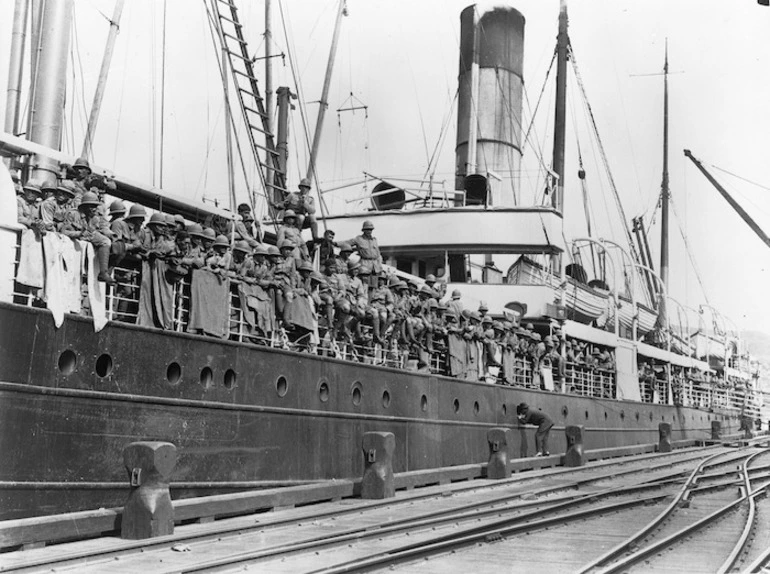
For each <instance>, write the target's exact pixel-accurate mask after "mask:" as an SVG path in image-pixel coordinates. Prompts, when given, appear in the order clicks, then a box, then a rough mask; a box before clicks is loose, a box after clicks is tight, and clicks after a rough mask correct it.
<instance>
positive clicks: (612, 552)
mask: <svg viewBox="0 0 770 574" xmlns="http://www.w3.org/2000/svg"><path fill="white" fill-rule="evenodd" d="M720 454H721V453H718V454H714V455H712V456H710V457H708V458H707V459H705V460H703V461H701V463H700V464H698V466H697V467H695V469H693V471H692V472H691V473H690V476H689V477H688V478H687V480H686V481H685V483H684V485H682V488H681V489H680V491H679V494H677V496H676V497H675V498H674V500H673V501H672V502H671V504H669V505H668V506H667V507H666V509H665V510H664V511H663V512H661V513H660V514H659V515H658V516H656V517H655V518H653V519H652V520H651V521H650V522H649V523H648V524H647V525H646V526H645V527H643V528H642V529H641V530H639V531H637V532H636V533H634V534H632V535H631V536H629V537H628V538H626V539H625V540H624V541H622V542H621V543H619V544H617V545H616V546H614V547H613V548H610V549H609V550H608V551H607V552H605V553H604V554H602V555H601V556H599V557H598V558H596V559H594V560H592V561H591V562H589V563H588V564H586V565H584V566H583V567H582V568H581V569H580V570H578V574H584V573H585V572H588V571H590V570H593V569H595V568H598V567H599V566H600V565H602V564H604V563H606V562H608V561H609V560H612V559H613V558H615V557H616V556H618V555H619V554H621V553H623V552H625V551H626V550H627V549H628V548H629V547H630V546H631V545H633V544H635V543H636V542H638V541H639V540H641V539H642V538H644V537H645V536H647V535H648V534H649V533H650V532H651V531H652V530H654V529H655V528H656V527H657V526H658V525H659V524H660V523H661V522H663V521H664V520H665V519H666V518H668V517H669V516H670V515H671V514H672V513H673V512H674V510H675V509H676V507H677V505H678V504H679V503H680V502H681V501H682V500H683V499H684V498H685V496H686V494H687V492H688V491H689V489H690V487H691V486H692V485H693V484H695V482H696V478H697V475H698V473H699V472H701V471H702V470H703V468H704V466H705V465H706V464H707V463H708V462H710V461H711V460H712V459H714V458H717V457H718V456H720Z"/></svg>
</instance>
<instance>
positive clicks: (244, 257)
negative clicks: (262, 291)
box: [228, 239, 255, 284]
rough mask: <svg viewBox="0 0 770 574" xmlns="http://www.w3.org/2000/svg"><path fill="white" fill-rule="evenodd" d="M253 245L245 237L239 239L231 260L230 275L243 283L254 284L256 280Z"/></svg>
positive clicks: (234, 246)
mask: <svg viewBox="0 0 770 574" xmlns="http://www.w3.org/2000/svg"><path fill="white" fill-rule="evenodd" d="M251 253H252V249H251V245H249V243H248V242H247V241H244V240H243V239H239V240H237V241H236V242H235V244H234V245H233V257H232V261H231V262H230V269H229V270H228V271H229V273H228V275H229V276H230V278H232V279H236V280H238V281H241V282H243V283H247V284H253V283H255V281H254V259H252V257H251Z"/></svg>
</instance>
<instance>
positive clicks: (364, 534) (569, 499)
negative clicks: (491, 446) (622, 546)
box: [183, 469, 676, 572]
mask: <svg viewBox="0 0 770 574" xmlns="http://www.w3.org/2000/svg"><path fill="white" fill-rule="evenodd" d="M645 471H646V469H641V470H639V471H638V472H645ZM583 482H589V481H583ZM675 482H676V480H675V479H671V478H667V479H665V480H663V481H653V482H648V483H643V484H633V485H628V486H623V487H616V488H611V489H604V490H601V491H596V492H593V493H587V494H581V495H579V496H564V497H561V498H560V499H558V500H541V501H528V502H524V503H522V504H519V505H516V506H513V507H511V506H509V507H505V508H501V507H496V508H495V507H493V506H494V505H496V504H500V503H501V502H505V501H510V500H512V499H516V498H520V497H522V496H524V495H525V494H524V493H516V494H511V495H507V496H504V497H497V498H495V499H492V500H485V501H484V502H475V503H471V504H467V505H462V506H460V507H455V508H452V509H445V510H438V511H434V512H429V513H424V514H420V515H418V516H415V517H410V518H404V519H401V520H395V521H393V520H391V521H388V522H385V523H382V524H383V525H378V524H374V525H371V524H370V525H367V526H364V527H356V528H350V529H347V530H345V531H342V532H337V533H334V534H330V535H323V536H316V537H312V538H308V539H305V540H302V541H300V542H294V543H292V544H285V545H277V546H273V547H269V548H262V549H260V550H254V551H246V552H243V553H240V554H236V555H231V556H228V557H226V558H222V559H216V560H212V561H210V562H207V563H201V564H197V565H195V566H194V567H191V568H190V569H186V570H183V572H199V571H205V570H209V569H212V568H220V567H223V566H227V565H231V564H237V563H240V562H247V561H252V560H263V559H265V558H270V557H273V556H278V555H280V554H286V553H289V552H298V551H302V550H307V549H312V548H319V547H321V546H328V545H338V544H342V543H345V542H349V541H351V540H355V541H357V542H360V541H361V540H362V539H365V538H368V537H372V536H377V537H381V536H382V535H386V534H394V533H398V532H401V531H404V530H414V529H417V528H427V527H435V526H439V525H442V524H444V523H447V522H457V521H463V520H478V519H479V518H484V517H486V516H488V515H493V514H498V515H500V514H502V513H511V512H515V511H518V510H522V509H524V508H527V507H532V506H543V507H544V508H540V509H537V510H533V511H531V512H528V513H523V514H517V515H516V516H513V517H508V518H505V519H502V521H496V522H494V523H492V524H493V525H495V524H498V523H500V522H502V523H504V524H507V525H509V524H511V523H512V522H514V523H515V522H521V521H526V520H531V519H533V518H537V517H541V516H544V515H546V516H547V515H548V514H552V513H554V512H558V511H561V510H565V509H569V508H572V507H576V506H579V505H581V504H585V503H589V502H591V501H595V500H597V499H602V498H606V497H607V496H611V495H614V496H618V495H623V494H629V493H631V492H634V491H640V490H642V491H643V490H649V489H657V488H661V487H662V486H665V485H667V484H672V483H675ZM574 487H575V484H569V485H560V486H558V487H549V488H548V489H543V491H542V493H547V492H551V491H558V490H566V489H571V488H574ZM664 496H670V494H665V495H660V494H659V495H654V496H653V497H652V498H660V497H664ZM648 498H649V497H648ZM642 500H647V498H645V499H642ZM618 504H620V505H621V507H622V506H623V505H626V504H628V502H622V503H618ZM484 507H489V508H487V509H486V510H478V509H479V508H484ZM474 509H475V510H474ZM557 518H558V517H557ZM547 520H550V519H547ZM474 528H482V529H485V530H486V529H489V528H494V526H489V525H483V526H480V527H474Z"/></svg>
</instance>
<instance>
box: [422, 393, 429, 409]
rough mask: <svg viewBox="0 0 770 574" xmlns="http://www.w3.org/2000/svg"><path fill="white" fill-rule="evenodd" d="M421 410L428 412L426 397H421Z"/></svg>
mask: <svg viewBox="0 0 770 574" xmlns="http://www.w3.org/2000/svg"><path fill="white" fill-rule="evenodd" d="M420 410H422V412H426V411H427V410H428V397H426V396H425V395H423V396H421V397H420Z"/></svg>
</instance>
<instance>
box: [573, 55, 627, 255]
mask: <svg viewBox="0 0 770 574" xmlns="http://www.w3.org/2000/svg"><path fill="white" fill-rule="evenodd" d="M567 48H568V51H569V54H570V56H571V58H570V60H571V62H572V69H573V71H574V73H575V79H576V80H577V83H578V86H579V87H580V92H581V94H582V96H583V99H584V100H585V106H586V109H587V110H588V115H589V118H590V120H591V127H592V128H593V131H594V134H595V137H596V141H597V144H598V146H599V151H600V155H601V158H602V163H603V164H604V168H605V172H606V174H607V179H608V181H609V184H610V188H611V189H612V193H613V196H614V198H615V204H616V206H617V209H618V213H619V215H620V219H621V221H622V224H623V229H624V230H625V233H626V241H627V242H628V246H629V248H630V251H631V255H632V257H633V258H634V260H636V261H639V256H638V253H637V250H636V246H635V245H634V242H633V238H632V236H631V230H630V229H629V227H628V220H627V218H626V212H625V209H624V208H623V203H622V202H621V200H620V194H619V192H618V188H617V186H616V185H615V179H614V177H613V176H612V171H611V170H610V165H609V159H608V158H607V153H606V151H605V149H604V144H603V143H602V139H601V136H600V134H599V127H598V125H597V123H596V118H595V117H594V114H593V110H592V108H591V104H590V102H589V101H588V94H587V93H586V90H585V86H584V85H583V80H582V78H581V76H580V71H579V69H578V63H577V59H576V58H575V52H574V50H573V48H572V45H571V44H568V46H567Z"/></svg>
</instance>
